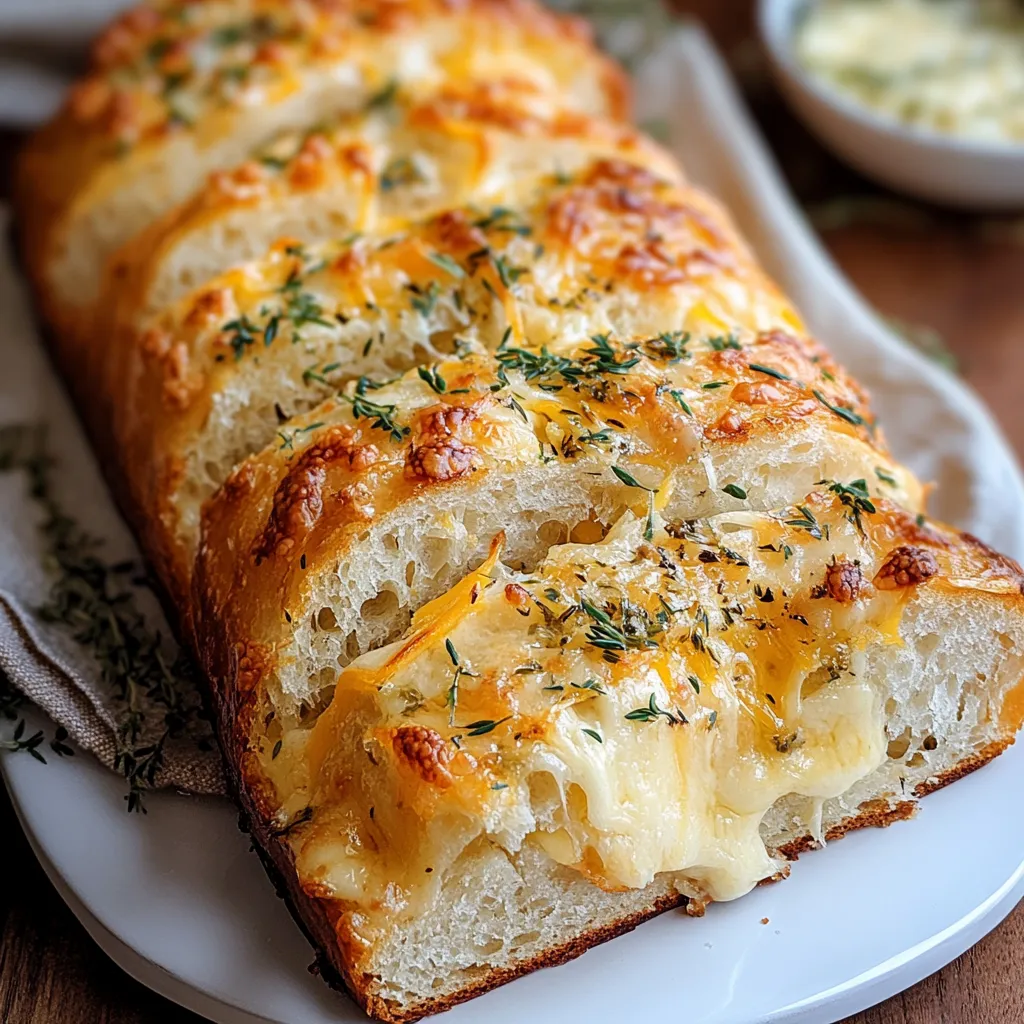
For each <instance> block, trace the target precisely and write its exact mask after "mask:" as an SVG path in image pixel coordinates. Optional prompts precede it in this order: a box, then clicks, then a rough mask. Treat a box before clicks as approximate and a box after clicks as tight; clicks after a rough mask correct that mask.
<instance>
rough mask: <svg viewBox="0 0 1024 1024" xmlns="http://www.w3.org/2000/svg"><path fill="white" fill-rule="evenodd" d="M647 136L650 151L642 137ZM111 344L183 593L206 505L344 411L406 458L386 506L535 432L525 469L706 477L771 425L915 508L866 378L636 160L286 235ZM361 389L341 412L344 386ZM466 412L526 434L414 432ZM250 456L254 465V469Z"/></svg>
mask: <svg viewBox="0 0 1024 1024" xmlns="http://www.w3.org/2000/svg"><path fill="white" fill-rule="evenodd" d="M629 149H630V151H631V156H632V157H636V156H637V155H643V154H644V150H643V149H642V147H637V146H635V145H634V144H633V142H632V140H630V143H629ZM649 155H650V157H651V159H650V162H651V163H654V164H659V163H660V160H661V154H660V152H658V151H652V152H651V153H650V154H649ZM376 188H377V189H378V191H379V190H380V189H381V188H382V186H381V185H380V184H379V182H378V184H377V186H376ZM387 192H388V190H387V189H385V194H387ZM396 221H397V223H396ZM655 238H656V239H657V241H652V239H655ZM666 324H671V325H673V326H672V329H670V330H665V329H663V327H664V325H666ZM112 349H113V352H112V355H111V358H112V360H114V362H113V365H114V366H115V367H116V369H115V370H114V371H113V372H111V374H110V376H109V379H108V385H107V389H106V390H107V391H108V392H109V393H110V394H111V395H112V396H114V397H113V400H112V405H113V407H114V409H115V410H116V422H117V424H118V429H117V445H118V451H119V453H120V457H121V458H122V459H123V460H124V461H125V463H127V464H130V465H131V466H133V467H135V469H134V471H133V472H132V473H131V474H128V478H129V480H130V481H131V485H132V487H133V488H134V493H135V501H136V502H137V505H138V507H139V509H140V513H139V515H138V519H139V521H140V523H141V527H140V528H141V529H143V530H145V529H147V525H146V524H148V523H159V524H160V525H159V528H158V530H157V537H156V538H154V541H153V542H152V546H153V548H154V549H155V550H158V551H161V554H160V556H159V558H160V561H161V564H162V565H163V566H164V567H165V568H166V573H167V575H169V576H171V577H172V578H173V579H174V580H175V585H176V589H177V591H178V592H184V590H185V589H186V588H187V585H188V578H189V575H190V567H191V560H192V557H193V555H194V550H195V539H196V537H197V533H198V509H199V506H200V505H201V503H202V502H203V501H205V500H206V499H207V498H208V497H209V496H210V495H211V494H212V493H213V492H214V491H215V490H216V489H217V488H218V487H220V485H221V484H222V483H223V482H224V480H225V478H226V477H227V474H228V472H229V471H230V470H231V468H232V467H235V466H239V465H240V463H241V462H242V460H244V459H245V458H246V457H247V456H250V455H252V456H253V459H256V461H255V462H254V463H253V467H255V466H256V465H259V459H262V460H263V462H264V463H266V462H267V461H268V460H270V461H273V460H274V459H275V458H277V456H275V454H274V453H275V451H277V452H281V451H283V453H284V454H283V455H281V456H280V458H279V459H278V461H281V460H282V459H291V457H292V455H293V454H295V453H296V452H298V451H301V450H302V447H303V446H304V445H306V444H307V443H314V442H315V441H316V438H317V433H316V432H317V431H318V430H319V429H321V427H320V426H318V424H319V425H323V424H333V423H334V422H335V420H337V419H338V417H341V421H342V422H347V423H349V424H350V425H351V426H352V428H353V429H354V430H355V431H356V432H357V435H358V437H359V438H364V436H365V439H366V440H367V442H374V441H375V442H376V443H377V446H378V448H379V449H381V450H380V452H379V453H378V454H379V458H377V459H375V461H374V464H373V466H369V465H367V466H366V467H363V472H364V474H369V475H370V476H372V477H373V478H374V479H378V478H380V477H381V473H382V472H383V468H384V465H385V463H391V464H394V465H395V466H396V467H399V468H401V470H402V471H401V472H400V473H399V474H398V477H397V478H396V480H398V481H400V483H396V485H395V486H397V487H398V488H399V490H398V491H396V492H395V495H396V497H395V498H394V499H387V500H384V499H383V498H382V497H379V498H378V499H376V500H375V507H376V508H377V510H378V513H380V512H381V511H382V510H383V509H384V508H389V507H393V506H394V505H396V504H397V503H398V502H399V501H400V500H402V495H404V494H408V493H410V485H411V484H413V483H418V484H424V485H436V484H447V483H450V482H452V481H455V480H457V479H461V478H464V477H467V476H468V475H470V474H471V473H475V472H476V471H477V470H482V469H484V468H485V466H486V465H488V464H491V463H490V462H489V457H490V456H493V457H496V458H497V459H498V460H499V461H505V462H506V464H507V462H508V455H509V453H508V452H501V451H492V452H489V451H488V450H487V448H488V447H494V446H495V445H498V444H506V445H508V444H512V445H513V446H516V445H518V448H519V449H520V450H519V454H518V455H517V456H516V457H515V459H514V460H513V463H515V462H516V461H518V462H523V461H526V462H528V463H532V462H536V461H537V458H538V452H539V453H540V454H539V457H540V458H541V459H543V460H546V461H549V462H551V463H553V464H554V468H557V466H558V465H561V464H564V463H565V462H566V461H577V462H579V461H580V460H579V457H580V456H581V455H583V456H586V457H587V458H584V459H583V460H582V461H583V462H586V461H588V458H589V457H590V456H595V455H601V453H602V452H603V456H602V457H603V461H604V463H605V464H606V468H607V464H610V463H612V462H614V461H616V459H617V458H618V454H619V453H621V452H622V451H623V450H625V449H627V448H631V449H636V451H637V452H638V453H640V452H641V451H642V453H643V456H644V458H645V459H647V461H651V460H654V461H655V462H657V461H658V460H660V461H661V462H666V463H667V462H672V461H677V462H678V463H679V464H680V466H681V467H683V468H686V467H689V468H690V470H692V463H693V460H694V459H698V458H700V457H701V456H702V455H704V454H705V453H710V456H711V458H712V459H713V461H715V462H716V463H717V462H720V461H721V459H720V458H718V456H719V454H720V453H724V452H726V451H728V450H738V449H741V448H743V447H744V446H748V445H749V446H756V445H759V444H763V443H764V438H765V437H766V436H768V434H769V433H770V434H773V435H775V436H776V437H777V438H778V439H779V442H780V444H783V445H786V444H788V445H790V446H791V447H792V448H794V449H795V448H797V447H798V446H800V445H804V444H807V445H809V446H810V449H811V450H812V451H820V452H824V451H826V450H828V451H833V450H835V449H836V448H837V446H838V447H843V446H845V448H846V449H847V450H849V451H850V452H851V453H853V452H859V455H851V457H854V458H859V459H860V461H861V463H862V465H861V466H860V468H858V469H857V470H856V473H857V474H858V475H859V474H863V473H865V472H866V473H872V472H874V470H875V468H879V469H882V470H883V471H884V472H885V473H886V474H887V475H889V476H890V477H893V479H894V481H895V482H894V484H893V486H894V487H895V491H894V492H893V493H894V495H896V496H905V500H907V501H908V502H909V503H910V504H911V505H914V504H916V503H917V502H918V501H919V495H918V493H917V485H916V483H915V482H914V481H913V480H912V479H911V478H910V477H909V475H908V474H906V473H905V472H904V471H902V470H899V469H898V468H896V467H894V466H893V464H892V463H891V460H890V459H889V457H888V455H887V454H886V452H885V448H884V444H883V442H882V440H881V438H880V436H878V434H877V431H876V430H875V427H874V423H873V419H872V417H871V415H870V412H869V411H868V410H867V407H866V399H865V396H864V395H863V393H862V392H861V390H860V389H859V388H858V387H857V386H856V384H855V383H854V382H853V381H851V380H850V379H849V378H848V377H847V376H846V375H845V374H844V373H843V372H842V371H841V370H840V369H839V368H838V367H836V366H835V365H834V363H833V362H832V360H831V359H830V358H829V357H828V356H827V354H826V353H825V352H824V350H823V349H821V348H820V346H818V345H817V344H816V343H815V342H814V341H813V340H812V339H810V338H809V337H808V336H807V334H806V332H805V331H804V329H803V327H802V325H801V324H800V321H799V319H798V317H797V316H796V314H795V313H794V312H793V311H792V309H791V308H790V307H789V305H788V304H787V303H786V301H785V300H784V298H782V297H781V296H780V295H779V294H778V292H777V290H776V289H775V287H774V286H773V285H772V284H771V282H770V281H768V280H767V279H766V278H765V276H764V274H763V273H762V272H761V271H760V269H759V268H758V267H757V266H756V264H755V263H754V262H753V260H752V258H751V256H750V254H749V253H748V252H747V251H746V249H745V247H743V246H742V244H741V243H740V242H739V241H738V239H737V237H736V234H735V231H734V230H733V228H732V226H731V225H730V224H729V222H728V220H727V219H726V218H725V217H724V215H723V214H722V213H721V211H720V210H719V209H718V208H717V207H716V206H715V205H714V204H712V203H711V202H710V201H708V200H707V199H706V198H705V197H703V196H701V195H700V194H699V193H697V192H695V191H694V190H693V189H691V188H689V187H687V186H685V185H683V184H681V183H679V181H678V180H675V181H673V180H666V179H665V178H663V177H661V176H660V175H659V174H656V173H653V172H652V171H651V170H649V169H648V168H647V167H645V166H643V165H641V164H638V163H633V162H630V161H626V160H624V159H621V158H616V159H613V160H609V159H604V158H602V159H598V160H594V161H591V162H589V163H584V164H583V166H582V167H581V168H580V169H579V170H578V171H577V172H576V173H575V174H567V173H565V172H564V171H560V172H559V173H558V174H557V175H552V174H550V173H547V174H542V175H541V177H540V178H538V179H535V180H534V182H533V183H532V185H531V186H530V187H529V188H527V189H526V191H525V195H522V196H519V197H516V196H506V195H499V196H493V195H491V196H488V197H487V201H486V202H481V203H473V204H470V205H466V206H462V207H455V208H450V209H446V210H445V211H444V212H443V213H440V214H437V215H435V216H433V217H428V218H427V219H426V220H422V221H418V222H410V221H408V220H402V219H400V218H395V219H393V220H391V221H389V222H386V225H385V230H379V231H377V232H373V231H364V232H354V233H350V235H349V236H348V237H347V238H345V239H343V240H341V241H338V242H331V243H321V244H318V245H312V246H303V245H301V244H297V243H295V242H293V241H290V240H284V241H282V242H279V243H278V244H277V245H276V246H275V248H274V250H273V251H272V252H271V254H270V255H269V257H268V258H266V259H265V260H263V261H262V262H258V263H253V264H247V265H244V266H241V267H238V268H236V269H233V270H231V271H229V272H228V273H227V274H225V275H224V276H222V277H221V278H218V279H215V280H213V281H211V282H209V283H208V284H207V285H206V286H204V288H202V289H201V290H200V291H198V292H196V293H194V294H193V295H191V296H188V297H186V298H185V299H183V300H181V301H180V302H179V303H177V304H176V305H174V306H173V307H172V308H171V309H169V310H168V311H167V312H166V313H165V314H161V315H160V316H158V317H157V318H156V319H154V320H152V321H151V322H150V323H149V326H148V327H147V328H146V329H145V330H144V331H143V332H142V333H141V334H140V335H139V336H131V335H128V334H126V335H124V336H122V337H118V336H117V335H115V336H114V342H113V346H112ZM453 349H454V352H453ZM425 357H426V358H427V359H430V360H432V362H431V363H430V364H428V365H429V366H430V367H431V368H430V369H429V371H428V373H427V376H426V377H425V376H424V375H423V372H424V371H423V362H424V358H425ZM417 364H420V369H416V370H413V369H412V368H413V367H416V366H417ZM402 371H406V375H405V376H404V377H400V378H399V379H398V380H394V379H393V378H394V374H395V373H396V372H397V373H401V372H402ZM429 374H435V375H436V380H434V381H433V382H432V381H431V380H430V377H429ZM449 380H451V382H452V383H451V385H450V386H449V385H448V381H449ZM388 381H390V383H387V382H388ZM439 384H440V385H443V390H442V388H441V387H439ZM382 386H383V387H384V391H383V392H381V393H380V394H377V393H376V392H377V390H378V388H380V387H382ZM346 387H347V388H348V393H347V395H346V399H345V401H343V402H341V403H340V404H339V402H338V401H337V400H336V399H334V398H331V397H330V396H332V395H335V394H336V393H337V391H338V389H339V388H340V389H342V390H343V391H344V389H345V388H346ZM392 395H394V397H392ZM325 401H326V404H323V403H324V402H325ZM450 403H454V405H455V406H456V407H457V408H462V409H465V410H467V412H466V413H465V414H463V415H465V416H468V415H469V411H471V412H472V417H473V419H474V420H475V421H477V428H478V429H483V428H484V425H485V424H488V423H490V422H491V421H492V420H493V418H494V416H495V415H497V416H499V417H502V418H504V419H505V420H508V419H509V418H510V417H509V410H510V409H513V410H515V411H516V415H518V416H519V417H521V418H522V419H523V420H524V421H525V422H524V423H523V425H522V428H521V429H520V430H519V431H518V435H519V436H518V437H517V438H515V439H514V440H513V439H511V438H509V437H508V436H506V435H508V432H509V430H513V427H514V426H515V424H512V423H510V424H509V426H508V429H507V430H505V431H504V433H503V434H501V435H500V436H499V435H498V434H495V435H494V437H493V439H492V441H490V442H488V443H485V444H478V445H477V447H478V448H479V450H476V449H474V450H473V451H471V450H470V448H468V447H466V445H465V443H463V442H462V441H460V440H458V439H457V437H456V435H457V433H458V432H457V431H454V430H447V429H445V430H440V431H438V430H434V431H433V433H435V434H437V433H440V434H441V435H443V436H442V437H433V438H430V437H428V438H427V439H426V440H423V439H420V438H419V436H418V435H419V434H422V433H424V430H423V429H422V428H421V427H419V426H417V425H416V424H414V423H413V419H414V418H415V417H416V416H418V415H419V413H418V412H417V410H422V409H424V408H427V407H429V406H431V405H434V404H438V405H439V407H440V408H441V409H442V410H443V409H444V408H445V407H446V405H447V404H450ZM378 406H382V407H390V406H394V410H393V415H391V414H388V415H386V416H385V417H384V419H383V420H381V421H380V422H382V423H387V424H390V423H395V424H398V428H397V431H396V430H392V429H391V428H390V427H388V429H385V430H383V433H381V427H379V426H378V427H374V426H373V423H374V422H376V421H377V419H378V418H377V417H376V416H373V415H371V416H367V414H366V412H365V411H364V412H362V414H360V410H372V409H374V408H376V407H378ZM488 410H490V411H488ZM524 410H525V411H524ZM511 418H512V419H514V418H515V417H514V416H513V417H511ZM413 426H416V430H415V431H414V430H413ZM513 432H515V431H513ZM426 433H428V434H429V433H431V431H426ZM293 435H294V440H293V439H292V437H293ZM389 435H394V436H391V437H390V439H389V440H385V439H387V438H388V437H389ZM581 439H582V440H581ZM265 445H266V446H268V447H267V448H266V449H265V450H264V452H263V455H262V456H259V459H257V456H256V454H255V453H257V452H258V451H259V450H260V449H261V448H263V447H264V446H265ZM403 445H407V446H408V447H409V451H408V453H407V454H403V452H402V450H401V449H402V446H403ZM538 446H540V447H538ZM806 453H807V449H804V451H803V452H802V453H801V454H800V455H799V456H796V455H794V459H797V458H799V459H803V460H804V461H808V459H807V457H806ZM823 457H824V456H823ZM811 462H813V459H812V460H810V461H809V463H808V464H809V465H810V463H811ZM247 465H248V464H246V466H247ZM246 466H243V468H241V469H239V470H237V471H236V472H237V473H240V474H242V475H247V474H250V473H251V472H254V471H255V470H254V468H246ZM655 471H656V472H660V473H661V475H662V476H664V475H665V474H666V473H668V472H669V467H668V466H667V465H665V466H663V467H661V469H660V470H655ZM896 478H898V479H896ZM728 482H729V481H728V480H727V479H723V480H722V484H723V485H725V484H727V483H728ZM812 482H813V480H809V481H808V483H812ZM747 483H752V481H747ZM273 486H274V487H275V488H276V487H277V486H278V485H277V483H275V484H274V485H273ZM359 486H360V487H362V486H363V485H362V484H359ZM417 490H422V488H417ZM224 493H225V495H226V496H234V495H237V494H238V488H237V487H232V488H229V489H228V490H226V491H225V492H224ZM338 493H340V492H338ZM330 504H331V503H330V502H328V508H327V509H326V516H325V518H324V525H325V526H326V524H327V523H328V522H330V520H331V517H332V510H331V507H330ZM346 507H347V508H348V513H352V514H356V513H357V507H356V506H353V505H351V504H350V505H348V506H346ZM690 511H694V510H692V509H691V510H690ZM348 513H346V515H347V514H348ZM307 518H308V517H307ZM316 518H317V519H319V515H318V516H317V517H316ZM343 518H344V517H343ZM310 524H312V520H310ZM260 585H262V584H260Z"/></svg>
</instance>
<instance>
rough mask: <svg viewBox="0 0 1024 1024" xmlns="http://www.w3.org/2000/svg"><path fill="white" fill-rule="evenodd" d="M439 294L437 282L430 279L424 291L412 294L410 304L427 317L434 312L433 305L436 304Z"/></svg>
mask: <svg viewBox="0 0 1024 1024" xmlns="http://www.w3.org/2000/svg"><path fill="white" fill-rule="evenodd" d="M440 294H441V289H440V288H439V287H438V285H437V282H436V281H431V282H430V285H429V286H428V288H427V290H426V291H425V292H422V291H421V292H417V293H414V294H413V297H412V299H411V300H410V304H411V306H412V308H413V309H415V310H416V312H417V313H419V314H420V315H421V316H424V317H428V316H430V314H431V313H433V312H434V307H435V306H436V305H437V299H438V296H439V295H440Z"/></svg>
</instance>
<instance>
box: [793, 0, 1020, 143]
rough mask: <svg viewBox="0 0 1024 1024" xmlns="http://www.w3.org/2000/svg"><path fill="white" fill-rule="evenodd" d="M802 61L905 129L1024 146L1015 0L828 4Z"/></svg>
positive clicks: (816, 15) (802, 47) (809, 26)
mask: <svg viewBox="0 0 1024 1024" xmlns="http://www.w3.org/2000/svg"><path fill="white" fill-rule="evenodd" d="M797 54H798V56H799V58H800V60H801V62H802V63H803V64H804V65H805V67H807V68H808V69H809V70H810V71H812V72H814V73H815V74H816V75H818V76H820V77H821V78H823V79H824V80H825V81H827V82H828V83H830V84H831V85H834V86H835V87H837V88H838V89H840V90H842V92H843V93H845V94H846V95H847V96H849V97H851V98H853V99H855V100H856V101H858V102H859V103H862V104H864V105H865V106H867V107H870V108H871V109H872V110H875V111H877V112H878V113H881V114H884V115H886V116H888V117H892V118H894V119H897V120H899V121H903V122H904V123H906V124H909V125H914V126H915V127H918V128H923V129H927V130H929V131H936V132H944V133H949V134H953V135H962V136H965V137H969V138H972V139H980V140H986V141H996V142H1014V143H1017V142H1020V141H1022V140H1024V10H1022V8H1021V5H1020V4H1019V3H1015V2H1014V0H824V2H822V3H818V4H815V5H813V6H812V7H811V9H810V12H809V13H808V15H807V17H806V20H805V21H804V22H803V24H802V25H801V27H800V29H799V31H798V35H797Z"/></svg>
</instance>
